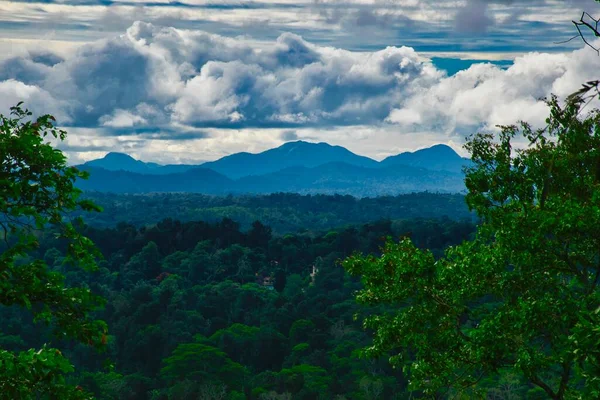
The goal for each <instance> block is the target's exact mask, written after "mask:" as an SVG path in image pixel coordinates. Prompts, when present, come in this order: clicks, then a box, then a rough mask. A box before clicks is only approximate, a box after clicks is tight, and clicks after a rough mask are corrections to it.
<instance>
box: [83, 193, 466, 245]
mask: <svg viewBox="0 0 600 400" xmlns="http://www.w3.org/2000/svg"><path fill="white" fill-rule="evenodd" d="M84 196H85V197H86V198H88V199H90V200H93V201H94V202H95V203H97V204H99V205H100V206H102V208H103V209H104V211H103V212H102V213H98V214H94V215H90V216H86V222H87V223H88V224H90V225H92V226H95V227H99V228H106V227H112V226H115V225H117V223H119V222H121V221H127V222H128V223H130V224H132V225H134V226H136V227H140V226H146V225H155V224H157V223H158V222H159V221H162V220H164V219H165V218H167V217H168V218H171V219H174V220H180V221H183V222H187V221H205V222H211V223H213V222H218V221H221V220H222V219H223V218H229V219H232V220H234V221H236V222H238V223H239V224H240V225H241V227H242V229H243V230H249V229H252V223H254V222H255V221H260V222H262V223H263V224H265V225H268V226H269V227H270V228H272V230H273V233H274V234H278V235H283V234H286V233H297V232H310V233H313V234H318V233H320V232H322V231H325V230H328V229H332V228H339V227H340V226H344V225H359V224H365V223H369V222H373V221H377V220H380V219H386V218H387V219H392V220H400V219H414V218H426V219H432V218H440V217H443V216H447V217H449V218H451V219H453V220H457V221H459V220H463V219H467V220H472V217H473V213H470V212H469V209H468V208H467V206H466V204H465V200H464V196H463V195H459V194H437V193H413V194H404V195H399V196H384V197H375V198H361V199H358V198H354V197H352V196H342V195H321V194H319V195H300V194H296V193H277V194H271V195H262V196H225V197H219V196H208V195H202V194H194V193H153V194H147V195H126V194H106V193H98V192H85V193H84ZM256 229H258V227H257V228H256ZM256 234H257V240H260V237H261V236H260V234H262V235H265V234H266V232H261V231H260V230H257V231H256Z"/></svg>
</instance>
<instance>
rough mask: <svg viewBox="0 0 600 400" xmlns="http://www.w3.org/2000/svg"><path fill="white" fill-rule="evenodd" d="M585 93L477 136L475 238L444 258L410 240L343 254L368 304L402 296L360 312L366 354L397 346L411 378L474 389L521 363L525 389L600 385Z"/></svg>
mask: <svg viewBox="0 0 600 400" xmlns="http://www.w3.org/2000/svg"><path fill="white" fill-rule="evenodd" d="M581 104H582V102H581V101H575V102H569V103H567V104H566V105H564V106H561V105H559V102H558V100H557V99H556V98H555V97H553V98H551V99H550V100H549V101H548V105H549V107H550V116H549V118H548V119H547V121H546V122H547V126H546V127H545V128H544V129H538V130H534V129H532V128H531V126H529V125H528V124H527V123H521V124H520V125H519V126H503V127H501V132H500V134H499V135H494V134H492V133H478V134H476V135H474V136H472V137H471V138H469V141H468V143H467V145H466V148H467V149H468V150H469V151H470V152H471V154H472V160H473V162H474V165H473V166H472V167H470V168H468V169H467V171H466V185H467V188H468V191H469V193H468V195H467V202H468V205H469V207H470V208H471V209H473V210H475V211H476V212H477V214H478V215H479V217H480V218H481V220H482V222H481V224H480V225H479V226H478V229H477V234H476V237H475V239H474V240H472V241H465V242H463V243H462V244H460V245H456V246H452V247H450V248H448V249H447V250H446V252H445V255H444V257H442V258H440V259H438V260H436V259H435V258H434V257H433V255H432V254H431V253H430V252H429V251H427V250H419V249H417V248H416V247H415V246H414V245H413V244H412V243H411V241H410V240H409V239H403V240H401V241H400V242H399V243H394V242H392V241H389V242H388V243H387V245H386V246H385V249H384V251H383V255H382V256H381V257H375V256H362V255H355V256H352V257H350V258H348V259H347V260H345V261H344V266H345V267H346V269H347V270H348V271H349V272H350V273H351V274H354V275H361V276H362V281H363V283H364V289H362V290H361V291H360V292H359V294H358V296H357V299H358V300H359V301H360V302H362V303H366V304H370V305H375V304H391V305H395V306H397V311H393V312H388V313H385V314H377V315H373V316H371V317H369V318H367V319H366V320H365V326H367V327H369V328H371V329H373V330H374V331H375V339H374V343H373V345H372V346H370V347H368V348H366V354H368V355H372V356H379V355H382V354H386V353H388V352H392V356H391V358H390V361H391V362H392V363H393V364H394V365H397V366H401V367H402V368H403V369H404V371H405V372H406V373H407V374H408V376H409V379H410V385H411V387H412V388H413V389H421V390H423V391H424V392H425V393H428V394H431V395H440V394H443V393H445V392H447V391H448V390H453V391H455V392H461V393H463V394H464V393H469V392H475V393H477V392H478V390H480V389H481V388H482V387H483V386H485V382H486V380H488V381H489V379H492V380H493V379H497V378H498V377H499V376H502V375H506V374H516V375H517V376H518V378H519V379H520V380H521V381H524V382H528V383H529V384H531V385H532V387H534V388H535V389H533V390H532V392H531V393H529V394H528V395H529V396H533V393H535V392H539V391H542V393H544V394H545V395H546V396H547V397H549V398H552V399H565V398H598V397H599V396H600V289H599V288H598V282H599V280H600V264H599V263H600V206H599V205H600V112H599V111H598V110H594V111H592V112H590V113H588V114H587V115H583V116H582V115H581V113H582V110H581ZM518 141H520V142H521V143H523V142H524V143H525V144H526V145H525V146H523V147H521V148H517V147H516V146H515V142H517V144H518V143H519V142H518Z"/></svg>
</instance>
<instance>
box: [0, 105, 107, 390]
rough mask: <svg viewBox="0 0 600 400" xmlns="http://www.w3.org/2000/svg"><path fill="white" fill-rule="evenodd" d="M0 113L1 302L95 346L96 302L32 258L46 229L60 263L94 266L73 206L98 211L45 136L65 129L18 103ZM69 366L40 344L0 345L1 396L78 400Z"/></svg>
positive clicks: (99, 330) (99, 326)
mask: <svg viewBox="0 0 600 400" xmlns="http://www.w3.org/2000/svg"><path fill="white" fill-rule="evenodd" d="M10 111H11V112H10V114H9V115H8V116H4V115H0V232H1V238H0V239H2V244H0V249H1V253H0V304H1V305H3V306H20V307H25V308H26V309H28V310H30V311H31V312H32V313H33V315H34V317H35V321H36V322H43V323H46V324H49V325H50V326H52V327H53V328H54V332H55V334H56V336H57V337H58V338H59V339H63V338H67V337H69V338H72V339H75V340H77V341H79V342H82V343H85V344H89V345H91V346H94V347H96V348H98V349H101V348H103V347H104V345H105V344H106V340H107V337H106V324H105V323H104V322H103V321H98V320H93V319H92V318H91V317H90V316H89V313H90V312H91V311H92V310H94V309H95V308H96V307H98V306H100V305H102V304H103V300H102V299H101V298H100V297H98V296H96V295H94V294H92V293H91V291H90V290H89V289H88V288H85V287H66V285H65V277H64V276H63V275H62V274H60V273H58V272H52V271H50V269H49V267H48V265H47V264H46V262H45V261H44V260H43V257H40V258H36V254H35V250H36V248H37V247H38V246H39V243H38V239H39V238H40V237H41V236H43V235H49V234H53V235H54V236H55V238H56V239H58V240H60V241H61V243H64V244H65V246H66V249H67V250H66V256H65V258H64V261H63V263H64V264H65V265H66V266H78V267H82V268H84V269H86V270H90V271H91V270H94V269H95V268H96V262H95V260H96V256H97V255H98V251H97V250H96V248H95V247H94V245H93V243H92V242H91V240H89V239H88V238H86V237H84V236H83V235H81V234H80V233H79V230H78V228H77V226H78V223H80V222H81V221H80V220H76V221H69V220H68V219H67V218H66V217H65V215H66V214H67V213H70V212H73V211H97V210H98V208H97V207H96V206H95V205H94V204H93V203H91V202H89V201H86V200H80V199H79V195H80V191H79V190H78V189H76V188H75V186H74V183H75V180H76V179H77V178H86V177H87V175H86V174H85V173H84V172H81V171H78V170H77V169H76V168H74V167H68V166H67V160H66V157H65V155H64V154H63V153H62V152H61V151H60V150H58V149H55V148H54V147H53V146H52V145H51V143H50V142H46V141H45V139H47V138H48V137H52V138H54V139H57V140H64V138H65V137H66V132H65V131H63V130H59V129H57V128H55V127H54V125H53V122H54V121H55V119H54V118H53V117H52V116H50V115H43V116H40V117H39V118H37V119H36V120H35V121H31V119H30V118H31V115H32V113H31V112H29V111H27V110H23V109H22V108H21V103H19V104H17V106H15V107H12V108H11V109H10ZM72 371H73V366H72V365H71V364H70V363H69V362H68V360H67V359H66V358H64V357H63V356H62V354H61V352H60V351H59V350H57V349H54V348H50V347H46V346H44V347H43V348H41V349H39V350H34V349H31V350H29V351H24V352H21V353H13V352H9V351H7V350H3V349H0V393H2V396H3V397H5V398H14V399H21V398H25V399H26V398H42V399H45V398H60V399H80V398H88V397H89V396H88V395H87V394H86V393H84V392H83V390H82V389H81V388H79V387H74V386H71V385H68V384H67V381H66V378H65V374H67V373H69V372H72Z"/></svg>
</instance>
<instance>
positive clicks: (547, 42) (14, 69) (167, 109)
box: [0, 0, 600, 163]
mask: <svg viewBox="0 0 600 400" xmlns="http://www.w3.org/2000/svg"><path fill="white" fill-rule="evenodd" d="M582 11H587V12H589V13H590V14H591V15H593V16H597V17H600V3H598V2H595V1H593V0H561V1H559V0H395V1H391V0H294V1H292V0H277V1H266V0H263V1H243V0H180V1H170V0H73V1H67V0H40V1H25V0H21V1H10V0H2V1H0V114H5V115H6V114H8V111H9V107H10V106H12V105H15V104H16V103H17V102H19V101H24V102H25V106H26V107H27V108H29V109H30V110H31V111H33V112H34V114H36V115H37V114H45V113H50V114H52V115H54V116H55V117H56V118H57V121H58V124H59V126H60V127H61V128H63V129H65V130H67V132H68V133H69V135H68V137H67V140H66V141H65V142H63V143H60V144H59V147H60V148H61V149H62V150H63V151H65V152H66V153H67V155H68V156H69V159H70V162H72V163H79V162H82V161H86V160H89V159H93V158H99V157H102V156H103V155H104V154H106V153H107V152H109V151H118V152H125V153H128V154H130V155H132V156H134V157H136V158H138V159H142V160H144V161H153V162H158V163H197V162H202V161H208V160H214V159H217V158H220V157H222V156H225V155H228V154H231V153H236V152H240V151H249V152H259V151H263V150H266V149H269V148H273V147H276V146H279V145H281V144H283V143H285V142H287V141H293V140H307V141H313V142H320V141H323V142H327V143H330V144H334V145H341V146H344V147H346V148H348V149H349V150H351V151H353V152H355V153H358V154H361V155H366V156H369V157H372V158H374V159H377V160H380V159H383V158H385V157H386V156H389V155H393V154H397V153H400V152H403V151H411V150H415V149H419V148H423V147H428V146H431V145H433V144H437V143H444V144H448V145H450V146H452V147H453V148H454V149H456V150H457V151H458V152H459V153H461V154H462V155H466V153H465V151H464V150H463V148H462V145H463V144H464V142H465V138H466V137H467V136H468V135H470V134H473V133H475V132H477V131H481V130H494V129H497V128H495V127H496V125H498V124H502V125H507V124H513V123H516V122H517V121H520V120H525V121H528V122H530V123H532V124H533V125H534V126H542V125H543V124H544V121H545V118H546V117H547V115H548V109H547V106H546V105H545V104H544V103H543V101H542V98H543V97H545V96H548V95H550V94H551V93H554V94H556V95H558V96H559V98H560V97H564V96H566V95H568V94H570V93H571V92H573V91H575V90H577V89H578V88H579V87H580V85H581V83H583V82H585V81H588V80H591V79H597V78H598V75H600V74H599V72H598V71H600V56H599V55H598V54H597V53H596V52H595V51H594V50H592V49H590V48H589V47H586V46H584V44H583V43H582V41H581V40H580V39H574V40H571V41H567V40H568V39H570V38H572V37H573V36H574V35H576V33H577V32H576V30H575V27H574V26H573V24H572V23H571V21H572V20H578V19H579V18H580V17H581V13H582ZM565 41H567V42H565ZM561 42H562V43H561ZM595 43H597V44H598V45H599V46H600V42H595ZM592 106H595V104H594V105H592Z"/></svg>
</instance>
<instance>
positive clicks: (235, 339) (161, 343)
mask: <svg viewBox="0 0 600 400" xmlns="http://www.w3.org/2000/svg"><path fill="white" fill-rule="evenodd" d="M473 232H474V225H473V224H471V223H469V222H466V221H465V222H457V221H452V220H450V219H448V218H446V219H411V220H404V221H396V222H394V223H392V222H391V221H390V220H381V221H378V222H373V223H369V224H365V225H360V226H353V227H348V228H343V229H336V230H331V231H329V232H324V233H322V234H320V235H318V236H316V237H311V236H308V235H284V236H273V235H272V233H271V229H270V228H269V227H268V226H265V225H263V224H262V223H260V222H258V221H256V222H254V223H253V224H252V226H251V228H250V229H249V230H247V231H245V232H244V231H241V230H240V226H239V224H238V223H236V222H235V221H233V220H231V219H223V220H222V221H219V222H216V223H206V222H184V223H182V222H179V221H176V220H171V219H166V220H163V221H161V222H159V223H158V224H156V225H154V226H149V227H141V228H136V227H134V226H133V225H131V224H127V223H120V224H118V225H117V226H116V227H114V228H93V227H85V228H84V229H83V230H82V233H83V234H85V236H87V237H89V238H90V239H92V240H93V241H94V242H95V243H96V244H97V246H98V247H99V249H100V250H101V252H102V254H103V260H102V261H100V263H99V270H98V271H97V272H96V273H94V274H89V273H87V272H85V271H82V270H73V269H70V268H65V267H64V266H63V254H64V243H63V242H62V241H61V240H58V239H54V238H53V237H52V235H51V234H50V233H47V234H45V235H44V236H43V237H40V247H39V248H38V250H37V252H36V253H32V254H31V257H39V258H41V259H43V260H45V261H46V262H47V263H48V265H49V266H50V268H51V269H52V270H53V271H57V272H60V273H63V274H65V275H66V277H67V278H66V279H67V284H68V285H77V286H81V285H82V284H83V285H85V286H87V287H89V288H90V289H92V291H93V292H94V293H97V294H100V295H101V296H102V297H104V298H106V299H107V300H108V302H107V305H106V307H105V309H104V310H103V311H100V312H99V314H98V315H97V317H98V318H100V319H102V320H104V321H106V322H107V323H108V326H109V336H108V339H107V341H108V348H107V351H106V353H103V354H97V353H96V352H95V351H94V350H92V349H89V348H87V347H86V346H84V345H72V344H69V343H60V341H59V342H57V341H56V339H53V338H52V337H51V336H50V335H49V332H48V334H45V335H43V334H40V327H39V325H34V324H32V321H31V318H30V317H29V315H28V314H27V313H24V312H23V311H22V310H20V309H17V308H3V309H2V311H1V320H2V336H0V346H1V347H2V348H5V349H9V350H11V351H18V350H26V349H28V348H29V347H31V346H36V347H41V346H42V345H43V344H44V343H51V344H52V345H55V346H57V347H59V348H65V350H64V354H65V355H66V356H68V358H69V359H70V360H71V361H72V362H73V363H74V364H75V366H76V371H77V373H76V375H74V376H73V377H72V379H73V381H74V382H78V383H79V384H80V385H82V386H83V387H85V388H86V389H87V390H90V391H92V392H94V393H95V394H96V395H97V397H98V398H99V399H145V398H147V399H159V398H164V399H167V398H168V399H217V398H223V399H224V398H251V399H259V398H269V399H277V398H281V399H286V398H297V399H316V398H324V399H325V398H326V399H329V398H335V397H336V396H339V398H340V399H341V398H348V399H376V398H394V396H397V398H406V397H405V395H406V393H405V387H406V380H405V379H404V378H403V375H402V372H401V371H400V370H393V369H392V368H391V366H390V365H389V364H388V363H387V360H386V359H385V358H384V357H382V358H379V359H376V360H368V359H361V358H359V356H358V349H360V348H361V347H363V346H366V345H368V344H369V342H370V339H369V334H368V333H367V332H365V331H364V330H363V329H362V328H361V323H360V321H356V320H355V319H354V315H355V314H356V313H359V314H361V315H362V314H366V313H369V312H370V309H368V308H367V309H362V308H360V307H359V305H358V304H357V303H356V302H355V301H354V298H353V295H354V292H355V291H356V290H358V289H359V288H360V287H361V285H360V283H359V281H358V280H357V279H356V278H351V277H350V276H349V275H348V274H347V273H346V272H345V271H344V270H343V268H342V267H341V266H340V265H339V262H338V261H340V260H341V259H343V258H344V257H347V256H349V255H350V254H351V253H352V252H354V251H360V252H361V253H364V254H377V253H379V249H380V247H381V246H382V245H383V243H384V239H385V238H386V237H388V236H393V237H397V236H400V235H410V236H411V237H412V238H413V239H414V241H415V243H417V245H419V246H422V247H423V248H425V247H426V248H429V249H433V251H434V252H435V253H436V254H437V255H441V254H442V251H443V249H444V248H446V247H447V246H448V245H453V244H457V243H459V242H460V241H462V240H463V239H467V238H468V237H469V235H471V234H472V233H473ZM211 393H212V394H211ZM217 393H222V396H221V397H219V396H218V395H217ZM286 396H288V397H286ZM289 396H291V397H289Z"/></svg>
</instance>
